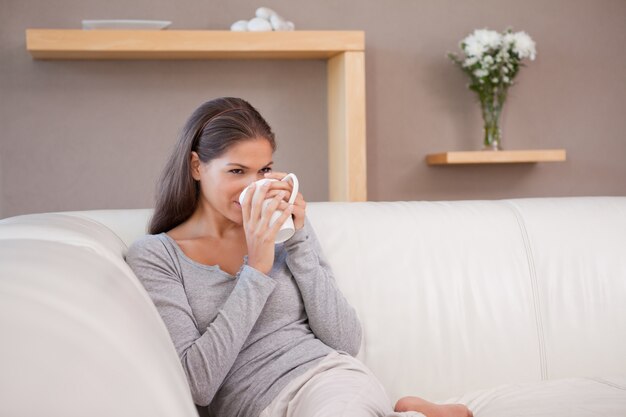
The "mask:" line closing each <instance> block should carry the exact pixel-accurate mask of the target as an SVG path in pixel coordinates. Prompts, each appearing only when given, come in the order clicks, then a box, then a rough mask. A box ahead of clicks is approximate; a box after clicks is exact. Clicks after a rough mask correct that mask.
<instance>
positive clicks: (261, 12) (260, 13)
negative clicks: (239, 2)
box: [256, 7, 278, 20]
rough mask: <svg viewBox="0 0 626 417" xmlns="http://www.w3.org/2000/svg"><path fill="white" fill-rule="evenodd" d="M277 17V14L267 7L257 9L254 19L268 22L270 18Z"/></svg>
mask: <svg viewBox="0 0 626 417" xmlns="http://www.w3.org/2000/svg"><path fill="white" fill-rule="evenodd" d="M277 15H278V13H276V12H275V11H274V10H272V9H270V8H269V7H259V8H258V9H256V17H260V18H261V19H265V20H270V18H271V17H272V16H277Z"/></svg>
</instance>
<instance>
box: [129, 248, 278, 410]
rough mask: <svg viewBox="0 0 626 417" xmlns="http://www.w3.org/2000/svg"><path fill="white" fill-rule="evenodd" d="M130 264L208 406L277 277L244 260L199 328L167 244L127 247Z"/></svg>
mask: <svg viewBox="0 0 626 417" xmlns="http://www.w3.org/2000/svg"><path fill="white" fill-rule="evenodd" d="M126 262H127V263H128V264H129V265H130V267H131V269H132V270H133V272H134V273H135V275H137V277H138V278H139V280H140V281H141V283H142V284H143V286H144V287H145V289H146V290H147V292H148V294H149V295H150V298H151V299H152V301H153V302H154V304H155V305H156V308H157V310H158V312H159V314H160V315H161V318H162V319H163V321H164V322H165V326H166V327H167V329H168V331H169V333H170V337H171V339H172V341H173V342H174V347H175V348H176V352H177V353H178V357H179V359H180V361H181V364H182V366H183V369H184V371H185V374H186V376H187V381H188V383H189V388H190V390H191V394H192V397H193V400H194V402H195V403H196V404H198V405H200V406H207V405H209V403H210V402H211V401H212V399H213V397H214V396H215V393H216V392H217V390H218V389H219V387H220V386H221V384H222V382H223V381H224V379H225V377H226V375H227V374H228V372H229V370H230V368H231V367H232V365H233V363H234V362H235V359H236V358H237V355H238V354H239V352H240V350H241V347H242V346H243V344H244V342H245V341H246V339H247V337H248V335H249V333H250V331H251V330H252V328H253V326H254V324H255V323H256V321H257V319H258V317H259V315H260V313H261V310H262V309H263V307H264V306H265V303H266V301H267V298H268V297H269V295H270V294H271V293H272V291H273V289H274V287H275V285H276V281H275V280H274V279H273V278H271V277H268V276H267V275H265V274H263V273H262V272H260V271H258V270H256V269H254V268H252V267H251V266H249V265H247V264H246V263H244V265H243V266H242V268H241V269H240V270H239V272H238V276H239V277H238V281H237V283H236V285H235V287H234V289H233V291H232V292H231V294H230V296H229V297H228V299H227V300H226V302H225V303H224V304H223V305H222V307H221V308H220V310H219V312H218V314H217V316H216V317H215V320H213V322H211V323H210V324H209V326H208V328H207V329H206V331H205V332H203V334H201V331H200V329H198V326H197V322H196V319H195V318H194V316H193V313H192V311H191V307H190V305H189V302H188V301H187V295H186V293H185V288H184V286H183V283H182V281H181V278H180V276H179V275H180V274H179V273H177V271H176V267H175V265H174V262H173V261H172V258H171V256H170V254H169V252H168V251H167V249H166V247H165V245H164V244H163V242H161V241H160V240H159V239H158V238H156V237H154V236H148V237H146V238H144V239H142V240H141V241H138V242H135V243H134V244H133V245H132V246H131V247H130V248H129V250H128V254H127V255H126Z"/></svg>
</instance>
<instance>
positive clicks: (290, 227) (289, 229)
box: [239, 173, 298, 243]
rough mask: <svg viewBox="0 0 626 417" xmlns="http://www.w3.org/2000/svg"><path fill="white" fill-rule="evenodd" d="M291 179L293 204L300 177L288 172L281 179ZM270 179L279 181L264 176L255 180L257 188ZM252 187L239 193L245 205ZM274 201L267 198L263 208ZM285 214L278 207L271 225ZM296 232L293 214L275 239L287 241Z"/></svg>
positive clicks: (240, 202)
mask: <svg viewBox="0 0 626 417" xmlns="http://www.w3.org/2000/svg"><path fill="white" fill-rule="evenodd" d="M289 179H291V183H292V184H293V189H292V190H291V195H290V196H289V204H293V203H294V201H296V197H297V196H298V177H296V174H293V173H292V174H287V175H285V177H284V178H282V179H281V180H280V181H288V180H289ZM269 181H278V180H276V179H274V178H263V179H260V180H258V181H256V182H255V184H256V189H257V190H258V189H259V188H260V187H261V186H262V185H263V184H265V183H266V182H269ZM249 188H250V186H248V187H246V188H244V190H243V191H242V192H241V194H240V195H239V204H241V205H243V199H244V197H245V196H246V191H248V189H249ZM271 201H272V199H271V198H268V199H266V200H265V201H264V202H263V210H265V207H267V205H268V204H269V203H270V202H271ZM282 214H283V211H282V210H279V209H276V211H274V213H273V214H272V218H271V219H270V223H269V225H270V227H271V226H272V225H273V224H274V223H275V222H276V220H277V219H278V218H279V217H280V216H281V215H282ZM294 233H296V227H295V225H294V224H293V218H292V217H291V216H289V217H287V220H285V222H284V223H283V225H282V226H281V227H280V230H279V231H278V233H276V239H275V240H274V242H275V243H282V242H284V241H286V240H287V239H289V238H291V236H293V235H294Z"/></svg>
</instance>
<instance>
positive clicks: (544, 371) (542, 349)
mask: <svg viewBox="0 0 626 417" xmlns="http://www.w3.org/2000/svg"><path fill="white" fill-rule="evenodd" d="M506 203H507V205H508V206H509V207H510V208H511V210H512V211H513V214H514V215H515V219H516V220H517V225H518V226H519V229H520V233H521V235H522V241H523V242H524V249H525V253H526V260H527V263H528V272H529V278H530V287H531V291H532V297H533V308H534V312H535V324H536V326H537V338H538V341H539V362H540V370H541V379H542V380H547V379H548V363H547V357H546V346H545V345H546V343H545V336H544V331H543V318H542V315H541V301H540V299H539V283H538V281H537V270H536V268H535V257H534V255H533V250H532V246H531V244H530V238H529V236H528V230H527V229H526V223H525V222H524V218H523V217H522V213H521V212H520V211H519V209H518V207H517V206H516V205H515V204H514V203H513V202H511V201H507V202H506Z"/></svg>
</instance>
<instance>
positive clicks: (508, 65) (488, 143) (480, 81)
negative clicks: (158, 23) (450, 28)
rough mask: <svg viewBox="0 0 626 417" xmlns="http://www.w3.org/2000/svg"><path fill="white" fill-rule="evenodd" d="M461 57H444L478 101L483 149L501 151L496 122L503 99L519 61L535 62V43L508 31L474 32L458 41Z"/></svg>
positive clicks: (527, 37)
mask: <svg viewBox="0 0 626 417" xmlns="http://www.w3.org/2000/svg"><path fill="white" fill-rule="evenodd" d="M460 47H461V49H462V50H463V53H464V55H465V56H464V57H462V58H459V57H458V56H457V55H456V54H453V53H449V54H448V57H449V58H450V59H451V60H452V61H454V62H455V63H456V64H457V65H459V67H460V68H461V69H462V70H463V71H464V72H465V73H466V74H467V75H469V77H470V80H471V82H470V84H469V85H468V87H469V89H470V90H472V91H475V92H476V93H477V94H478V97H479V99H480V104H481V109H482V115H483V120H484V122H485V140H484V146H485V149H488V150H499V149H501V144H500V140H501V137H500V128H499V126H498V119H499V117H500V113H501V112H502V106H503V105H504V101H505V100H506V94H507V91H508V88H509V87H510V86H512V85H513V79H514V78H515V76H516V75H517V73H518V71H519V69H520V67H522V66H524V64H523V63H522V62H521V61H522V60H523V59H526V58H529V59H530V60H531V61H532V60H534V59H535V55H536V54H537V52H536V50H535V42H534V41H533V40H532V39H531V38H530V36H528V34H527V33H526V32H516V33H513V32H512V30H511V29H507V30H505V31H504V32H503V33H498V32H496V31H493V30H488V29H477V30H475V31H474V32H473V33H471V34H470V35H468V36H467V37H466V38H465V39H463V40H462V41H461V44H460Z"/></svg>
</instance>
